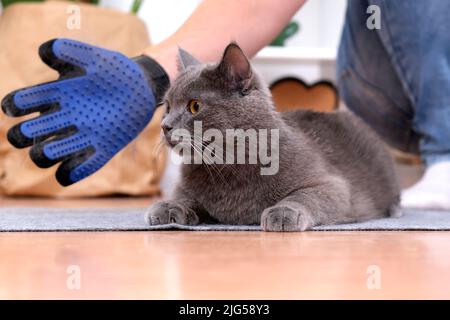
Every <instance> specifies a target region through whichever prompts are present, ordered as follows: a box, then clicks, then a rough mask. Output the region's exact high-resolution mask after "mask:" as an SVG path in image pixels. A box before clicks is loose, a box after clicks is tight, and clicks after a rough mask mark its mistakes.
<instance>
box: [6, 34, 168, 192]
mask: <svg viewBox="0 0 450 320" xmlns="http://www.w3.org/2000/svg"><path fill="white" fill-rule="evenodd" d="M39 55H40V57H41V59H42V61H44V62H45V63H46V64H47V65H48V66H49V67H51V68H53V69H55V70H57V71H58V72H59V74H60V77H59V79H58V80H57V81H54V82H49V83H44V84H40V85H37V86H33V87H29V88H25V89H21V90H17V91H14V92H12V93H10V94H9V95H7V96H6V97H5V98H4V99H3V101H2V109H3V112H4V113H6V114H7V115H9V116H13V117H20V116H23V115H27V114H30V113H34V112H39V113H40V115H39V116H38V117H36V118H33V119H31V120H27V121H24V122H21V123H19V124H17V125H15V126H14V127H12V128H11V129H10V130H9V131H8V140H9V142H10V143H11V144H12V145H14V146H15V147H17V148H25V147H29V146H32V148H31V149H30V157H31V159H32V160H33V161H34V163H35V164H36V165H37V166H39V167H41V168H48V167H50V166H53V165H55V164H56V163H58V162H61V165H60V166H59V168H58V170H57V172H56V178H57V180H58V182H59V183H60V184H61V185H63V186H68V185H70V184H73V183H75V182H77V181H80V180H81V179H84V178H86V177H88V176H89V175H91V174H93V173H94V172H96V171H97V170H99V169H100V168H101V167H103V166H104V165H105V164H106V163H107V162H108V161H109V160H110V159H111V158H112V157H113V156H114V155H115V154H116V153H118V152H119V151H120V150H121V149H123V148H124V147H125V146H126V145H127V144H128V143H130V142H131V141H132V140H133V139H134V138H135V137H136V136H137V135H138V134H139V133H140V132H141V131H142V130H143V129H144V128H145V126H146V125H147V124H148V123H149V122H150V120H151V118H152V116H153V113H154V111H155V108H156V106H157V105H158V102H160V99H161V97H162V95H163V94H164V92H165V90H166V89H167V87H168V85H169V80H168V77H167V74H166V73H165V71H164V70H163V69H162V67H161V66H160V65H159V64H158V63H157V62H155V61H154V60H153V59H151V58H149V57H146V56H140V57H137V58H134V59H129V58H127V57H125V56H124V55H122V54H120V53H118V52H114V51H109V50H105V49H102V48H98V47H94V46H91V45H88V44H85V43H81V42H77V41H73V40H68V39H56V40H52V41H49V42H46V43H44V44H43V45H42V46H41V47H40V48H39Z"/></svg>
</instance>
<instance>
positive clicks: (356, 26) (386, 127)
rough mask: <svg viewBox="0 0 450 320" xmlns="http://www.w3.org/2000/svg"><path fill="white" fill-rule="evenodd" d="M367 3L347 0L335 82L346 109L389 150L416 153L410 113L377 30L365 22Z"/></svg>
mask: <svg viewBox="0 0 450 320" xmlns="http://www.w3.org/2000/svg"><path fill="white" fill-rule="evenodd" d="M369 5H370V4H369V2H368V0H349V1H348V5H347V12H346V19H345V25H344V29H343V32H342V38H341V43H340V46H339V53H338V65H337V79H338V81H337V83H338V89H339V94H340V96H341V98H342V99H343V100H344V102H345V104H346V105H347V107H348V108H349V109H350V110H352V111H353V112H354V113H355V114H356V115H358V116H359V117H361V118H362V119H363V120H364V121H365V122H366V123H367V124H369V125H370V126H371V127H372V128H373V129H374V130H375V131H376V132H377V133H378V134H379V135H380V136H381V137H382V138H383V140H384V141H385V142H387V143H388V144H389V145H391V146H392V147H394V148H396V149H399V150H401V151H403V152H409V153H416V154H417V153H418V152H419V150H418V141H419V137H418V135H417V134H416V133H415V132H414V130H413V129H412V125H413V116H414V111H413V107H412V103H411V100H410V97H409V96H408V94H407V92H406V90H405V88H404V86H403V84H402V82H401V80H400V79H399V77H398V75H397V72H396V70H395V69H394V67H393V66H392V63H391V57H390V56H389V54H388V52H386V49H385V47H384V45H383V43H382V42H381V39H380V37H379V34H378V31H377V30H369V29H368V28H367V27H366V20H367V18H368V17H369V15H368V14H367V13H366V10H367V8H368V6H369Z"/></svg>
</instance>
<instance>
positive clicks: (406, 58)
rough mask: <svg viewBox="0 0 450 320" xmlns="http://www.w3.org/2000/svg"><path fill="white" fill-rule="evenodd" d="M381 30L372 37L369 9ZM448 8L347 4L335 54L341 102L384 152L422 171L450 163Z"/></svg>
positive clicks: (404, 1)
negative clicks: (396, 153) (414, 161)
mask: <svg viewBox="0 0 450 320" xmlns="http://www.w3.org/2000/svg"><path fill="white" fill-rule="evenodd" d="M372 4H375V5H378V6H379V8H380V13H381V15H380V17H381V28H380V29H374V30H370V29H369V28H367V27H366V20H367V19H368V17H369V16H370V14H367V13H366V10H367V8H368V6H369V5H372ZM449 17H450V1H445V0H418V1H411V0H384V1H383V0H378V1H377V0H349V1H348V7H347V13H346V22H345V26H344V30H343V34H342V39H341V44H340V47H339V54H338V68H337V69H338V70H337V72H338V74H337V79H338V88H339V93H340V96H341V98H342V99H343V100H344V102H345V103H346V104H347V106H348V107H349V109H351V110H352V111H353V112H354V113H355V114H357V115H358V116H360V117H361V118H362V119H363V120H365V122H366V123H368V124H369V125H370V126H371V127H372V128H373V129H374V130H375V131H376V132H377V133H378V134H379V135H380V136H381V137H382V138H383V139H384V140H385V141H386V142H387V143H388V144H389V145H391V146H393V147H394V148H397V149H399V150H402V151H404V152H409V153H416V154H420V155H421V157H422V159H423V160H424V162H425V164H426V165H430V164H433V163H436V162H440V161H449V160H450V31H449Z"/></svg>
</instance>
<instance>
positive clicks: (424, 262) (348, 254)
mask: <svg viewBox="0 0 450 320" xmlns="http://www.w3.org/2000/svg"><path fill="white" fill-rule="evenodd" d="M0 201H1V204H0V205H2V206H64V207H69V206H70V207H77V206H84V207H86V206H89V207H94V206H98V207H105V206H114V207H120V206H122V207H129V206H137V207H141V206H146V205H147V204H148V203H149V202H150V201H149V200H148V199H143V198H141V199H114V200H112V199H100V200H71V201H49V200H46V201H44V200H8V199H0ZM449 270H450V232H304V233H263V232H182V231H159V232H155V231H153V232H71V233H67V232H55V233H48V232H42V233H0V298H1V299H10V298H18V299H36V298H37V299H42V298H43V299H48V298H69V299H78V298H114V299H116V298H126V299H134V298H138V299H141V298H143V299H246V298H249V299H260V298H261V299H302V298H307V299H311V298H331V299H347V298H356V299H362V298H369V299H380V298H395V299H406V298H413V299H416V298H425V299H428V298H438V299H439V298H447V299H448V298H450V272H449Z"/></svg>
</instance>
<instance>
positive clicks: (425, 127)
mask: <svg viewBox="0 0 450 320" xmlns="http://www.w3.org/2000/svg"><path fill="white" fill-rule="evenodd" d="M370 2H371V3H373V4H376V5H378V6H379V7H380V9H381V15H382V24H381V27H382V29H381V30H380V31H379V34H380V38H381V40H382V41H383V44H384V46H385V48H386V50H387V52H388V53H389V55H390V56H391V57H392V60H393V65H394V66H395V68H396V70H397V72H398V74H399V76H400V78H401V79H402V82H403V83H404V86H405V87H406V88H407V92H408V95H409V96H410V97H411V100H412V102H413V106H414V120H413V128H414V130H415V131H416V132H417V133H418V134H419V135H420V140H419V150H420V154H421V157H422V159H423V161H424V163H425V165H426V171H425V174H424V176H423V177H422V179H421V180H420V181H419V182H418V183H417V184H416V185H414V186H413V187H411V188H409V189H407V190H405V191H404V192H403V193H402V205H403V206H405V207H421V208H435V209H450V35H449V33H448V13H449V12H450V2H449V1H440V0H428V1H407V0H401V1H379V0H371V1H370Z"/></svg>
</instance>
